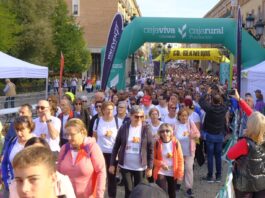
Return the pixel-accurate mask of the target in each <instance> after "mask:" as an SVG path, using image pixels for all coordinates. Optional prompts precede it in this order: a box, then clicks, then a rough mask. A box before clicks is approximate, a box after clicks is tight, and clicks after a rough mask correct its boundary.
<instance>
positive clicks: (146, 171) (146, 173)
mask: <svg viewBox="0 0 265 198" xmlns="http://www.w3.org/2000/svg"><path fill="white" fill-rule="evenodd" d="M145 175H146V177H151V176H152V169H150V168H147V169H146V170H145Z"/></svg>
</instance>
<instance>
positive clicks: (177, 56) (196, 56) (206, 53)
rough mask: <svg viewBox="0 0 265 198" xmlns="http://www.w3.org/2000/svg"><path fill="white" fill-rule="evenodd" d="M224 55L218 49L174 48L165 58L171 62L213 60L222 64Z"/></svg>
mask: <svg viewBox="0 0 265 198" xmlns="http://www.w3.org/2000/svg"><path fill="white" fill-rule="evenodd" d="M222 58H223V55H222V54H221V52H220V50H219V49H217V48H172V49H171V50H170V53H169V54H168V55H166V56H165V61H166V62H167V61H169V60H211V61H214V62H217V63H220V62H222Z"/></svg>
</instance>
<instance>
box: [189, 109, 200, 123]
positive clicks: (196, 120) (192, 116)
mask: <svg viewBox="0 0 265 198" xmlns="http://www.w3.org/2000/svg"><path fill="white" fill-rule="evenodd" d="M189 119H190V120H192V121H193V122H194V123H200V122H201V118H200V116H199V114H198V113H196V112H195V111H193V112H192V114H190V116H189Z"/></svg>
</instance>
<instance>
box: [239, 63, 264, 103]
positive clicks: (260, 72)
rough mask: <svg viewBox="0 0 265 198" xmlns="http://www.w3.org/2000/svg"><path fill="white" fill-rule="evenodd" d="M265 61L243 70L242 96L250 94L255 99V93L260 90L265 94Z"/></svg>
mask: <svg viewBox="0 0 265 198" xmlns="http://www.w3.org/2000/svg"><path fill="white" fill-rule="evenodd" d="M264 85H265V61H263V62H261V63H259V64H257V65H255V66H253V67H250V68H248V69H244V70H242V73H241V93H242V96H243V95H245V93H247V92H250V93H251V94H252V95H253V96H254V98H255V94H254V91H255V90H257V89H260V90H261V92H262V93H263V94H265V86H264Z"/></svg>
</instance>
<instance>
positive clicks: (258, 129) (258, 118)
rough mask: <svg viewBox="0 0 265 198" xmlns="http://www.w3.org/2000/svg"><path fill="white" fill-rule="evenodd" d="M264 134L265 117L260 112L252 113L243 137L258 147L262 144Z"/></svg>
mask: <svg viewBox="0 0 265 198" xmlns="http://www.w3.org/2000/svg"><path fill="white" fill-rule="evenodd" d="M264 133H265V116H264V115H262V114H261V113H260V112H257V111H256V112H253V113H252V114H251V116H250V117H249V118H248V121H247V129H246V133H245V135H246V136H247V137H249V138H251V139H252V140H253V141H254V142H256V143H257V144H259V145H260V144H262V143H263V142H264Z"/></svg>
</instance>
